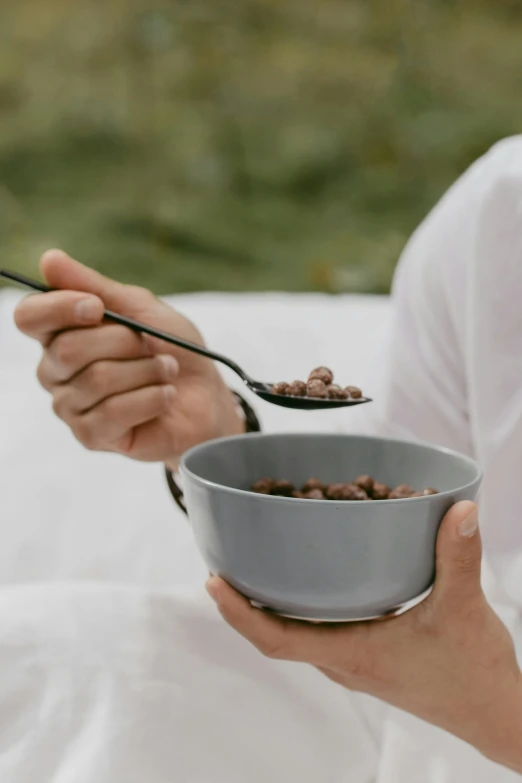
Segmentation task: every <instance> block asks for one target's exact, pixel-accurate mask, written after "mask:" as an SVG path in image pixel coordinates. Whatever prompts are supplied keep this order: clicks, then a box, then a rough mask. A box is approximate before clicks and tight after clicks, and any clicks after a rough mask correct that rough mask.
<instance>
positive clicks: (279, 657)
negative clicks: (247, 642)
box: [259, 639, 289, 661]
mask: <svg viewBox="0 0 522 783" xmlns="http://www.w3.org/2000/svg"><path fill="white" fill-rule="evenodd" d="M259 651H260V652H261V653H262V654H263V655H264V656H265V657H266V658H270V659H272V660H274V661H284V660H287V659H288V658H289V650H288V646H287V645H286V644H285V643H284V642H282V641H281V640H280V639H270V640H263V641H262V642H260V644H259Z"/></svg>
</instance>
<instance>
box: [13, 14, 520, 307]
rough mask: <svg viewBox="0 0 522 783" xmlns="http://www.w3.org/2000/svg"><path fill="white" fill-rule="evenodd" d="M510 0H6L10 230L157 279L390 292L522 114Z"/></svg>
mask: <svg viewBox="0 0 522 783" xmlns="http://www.w3.org/2000/svg"><path fill="white" fill-rule="evenodd" d="M521 34H522V13H521V11H520V4H519V3H518V2H515V0H500V1H499V0H496V2H495V3H494V4H493V3H491V2H486V0H482V1H481V0H315V1H314V2H312V0H241V2H240V3H238V2H237V0H205V1H203V0H190V1H189V0H184V1H183V0H177V1H175V2H174V1H173V0H169V2H167V0H163V1H162V0H132V2H129V3H126V4H123V3H117V2H113V1H112V0H104V2H102V0H77V1H76V2H72V0H69V2H68V1H67V0H48V2H45V3H43V2H41V0H2V6H1V9H0V120H1V122H0V250H1V258H2V265H5V266H12V267H16V268H18V269H20V270H25V271H31V272H33V273H34V272H35V270H36V266H37V259H38V256H39V254H40V252H41V251H42V250H44V249H45V248H47V247H49V246H60V247H63V248H64V249H66V250H68V251H69V252H70V253H71V254H73V255H75V256H76V257H77V258H79V259H81V260H84V261H86V262H87V263H89V264H92V265H93V266H96V267H98V268H99V269H101V270H103V271H105V272H106V273H108V274H110V275H113V276H115V277H117V278H119V279H121V280H125V281H129V282H137V283H141V284H144V285H147V286H149V287H152V288H153V289H154V290H156V291H157V292H159V293H166V292H170V291H187V290H197V289H217V290H245V289H250V290H262V289H271V288H276V289H285V290H298V291H299V290H301V291H302V290H311V289H319V290H327V291H342V290H356V291H377V292H382V291H387V290H388V288H389V284H390V280H391V275H392V272H393V268H394V265H395V262H396V260H397V257H398V255H399V253H400V251H401V248H402V246H403V245H404V242H405V241H406V239H407V237H408V235H409V234H410V233H411V231H412V230H413V229H414V227H415V226H416V224H417V223H418V222H419V221H420V220H421V219H422V217H423V216H424V215H425V214H426V212H427V211H428V210H429V209H430V207H431V206H432V205H433V204H434V203H435V202H436V200H437V199H438V198H439V196H440V195H441V193H442V192H443V191H444V190H445V189H446V188H447V187H448V185H450V184H451V182H452V181H453V180H454V179H455V178H456V177H457V176H458V175H459V174H460V173H461V172H462V171H463V170H464V169H465V168H466V167H467V166H468V165H469V164H470V163H471V162H472V161H473V160H474V159H475V158H476V157H477V156H479V155H481V154H483V153H484V152H485V151H486V150H487V149H488V147H489V146H490V145H491V144H492V143H494V142H495V141H496V140H498V139H500V138H501V137H504V136H507V135H511V134H514V133H517V132H519V131H520V129H521V126H522V103H521V101H520V81H521V74H522V46H521V45H520V41H521Z"/></svg>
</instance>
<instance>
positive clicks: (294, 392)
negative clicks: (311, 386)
mask: <svg viewBox="0 0 522 783" xmlns="http://www.w3.org/2000/svg"><path fill="white" fill-rule="evenodd" d="M286 393H287V394H288V395H289V396H290V397H306V383H304V381H292V383H291V384H289V386H288V389H287V392H286Z"/></svg>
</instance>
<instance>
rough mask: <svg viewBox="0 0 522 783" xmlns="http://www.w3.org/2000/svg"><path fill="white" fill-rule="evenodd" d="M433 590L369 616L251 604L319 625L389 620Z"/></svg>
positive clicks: (254, 602) (408, 608)
mask: <svg viewBox="0 0 522 783" xmlns="http://www.w3.org/2000/svg"><path fill="white" fill-rule="evenodd" d="M432 590H433V587H430V588H429V589H428V590H425V591H424V592H423V593H421V594H420V595H418V596H416V597H415V598H412V599H411V601H406V602H405V603H403V604H399V605H398V606H395V607H393V609H390V610H389V611H387V612H383V613H382V614H374V615H367V616H363V615H361V616H357V617H356V616H354V615H352V616H351V617H344V618H341V617H335V618H333V617H312V616H310V615H309V614H308V613H307V615H308V616H305V615H301V614H287V613H286V612H276V611H275V610H274V609H271V608H270V607H268V606H263V605H262V604H260V603H258V602H257V601H250V603H251V605H252V606H253V607H255V608H256V609H264V610H265V611H267V612H271V613H272V614H277V615H279V617H286V618H287V619H289V620H301V622H307V623H315V624H317V625H320V624H322V623H365V622H370V621H371V620H387V619H390V618H391V617H398V616H399V615H401V614H404V612H407V611H409V610H410V609H413V608H414V607H415V606H418V605H419V604H421V603H422V602H423V601H424V600H425V599H426V598H427V597H428V596H429V594H430V593H431V591H432Z"/></svg>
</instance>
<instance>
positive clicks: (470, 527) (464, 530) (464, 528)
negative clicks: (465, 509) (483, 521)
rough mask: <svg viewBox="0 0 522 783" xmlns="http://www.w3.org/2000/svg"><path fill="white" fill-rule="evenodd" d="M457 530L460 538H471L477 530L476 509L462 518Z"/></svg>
mask: <svg viewBox="0 0 522 783" xmlns="http://www.w3.org/2000/svg"><path fill="white" fill-rule="evenodd" d="M458 530H459V536H461V538H471V537H472V536H474V535H475V533H476V532H477V530H478V511H477V510H476V509H475V510H474V511H472V512H471V514H470V515H469V516H467V517H465V519H463V520H462V522H461V523H460V524H459V528H458Z"/></svg>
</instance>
